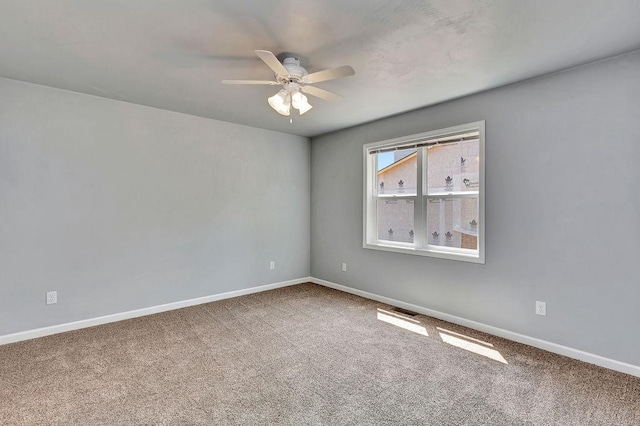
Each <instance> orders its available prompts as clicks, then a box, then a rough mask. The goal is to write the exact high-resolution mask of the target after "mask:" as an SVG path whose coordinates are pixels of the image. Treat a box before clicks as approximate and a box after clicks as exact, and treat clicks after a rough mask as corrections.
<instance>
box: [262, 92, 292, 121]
mask: <svg viewBox="0 0 640 426" xmlns="http://www.w3.org/2000/svg"><path fill="white" fill-rule="evenodd" d="M267 101H268V102H269V106H271V108H273V109H275V110H276V112H277V113H278V114H282V115H289V114H291V99H290V98H289V93H288V92H287V91H286V90H284V89H283V90H281V91H279V92H278V93H276V94H275V95H273V96H271V97H270V98H269V99H267Z"/></svg>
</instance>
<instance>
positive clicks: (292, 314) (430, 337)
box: [0, 284, 640, 425]
mask: <svg viewBox="0 0 640 426" xmlns="http://www.w3.org/2000/svg"><path fill="white" fill-rule="evenodd" d="M425 334H426V335H425ZM505 362H506V363H505ZM0 424H2V425H22V424H25V425H31V424H47V425H48V424H77V425H116V424H176V425H182V424H296V425H298V424H394V425H395V424H415V425H520V424H532V425H554V424H557V425H638V424H640V379H639V378H635V377H632V376H627V375H624V374H620V373H616V372H613V371H609V370H606V369H603V368H599V367H595V366H592V365H589V364H585V363H582V362H579V361H574V360H571V359H568V358H565V357H562V356H558V355H553V354H550V353H547V352H544V351H541V350H538V349H534V348H531V347H529V346H525V345H520V344H517V343H513V342H509V341H506V340H503V339H500V338H496V337H493V336H489V335H486V334H483V333H479V332H476V331H472V330H469V329H465V328H463V327H458V326H455V325H453V324H449V323H446V322H442V321H438V320H435V319H432V318H428V317H424V316H417V317H411V316H409V315H405V314H401V313H397V312H394V311H393V309H392V308H391V307H390V306H386V305H383V304H380V303H377V302H373V301H370V300H367V299H363V298H360V297H356V296H352V295H349V294H346V293H342V292H339V291H335V290H331V289H327V288H323V287H320V286H316V285H314V284H302V285H298V286H293V287H288V288H283V289H278V290H273V291H269V292H265V293H259V294H254V295H249V296H244V297H239V298H235V299H229V300H224V301H220V302H215V303H209V304H206V305H200V306H195V307H191V308H186V309H181V310H177V311H171V312H167V313H162V314H157V315H152V316H148V317H143V318H137V319H133V320H128V321H122V322H118V323H114V324H107V325H103V326H99V327H93V328H89V329H84V330H78V331H73V332H69V333H64V334H59V335H55V336H50V337H44V338H40V339H35V340H31V341H26V342H21V343H16V344H11V345H5V346H1V347H0Z"/></svg>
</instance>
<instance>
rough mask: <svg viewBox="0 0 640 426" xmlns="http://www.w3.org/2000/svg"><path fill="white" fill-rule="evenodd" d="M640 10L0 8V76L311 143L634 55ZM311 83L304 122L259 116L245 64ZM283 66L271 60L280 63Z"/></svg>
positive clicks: (631, 0)
mask: <svg viewBox="0 0 640 426" xmlns="http://www.w3.org/2000/svg"><path fill="white" fill-rule="evenodd" d="M639 17H640V1H638V0H598V1H596V0H555V1H552V0H546V1H534V0H528V1H524V0H522V1H516V0H503V1H488V0H468V1H462V0H459V1H452V0H434V1H426V0H406V1H389V0H340V1H337V0H322V1H320V0H270V1H266V0H263V1H260V0H253V1H251V0H208V1H205V0H172V1H169V0H136V1H131V0H117V1H114V0H91V1H87V0H59V1H51V0H40V1H35V0H15V1H11V0H0V76H2V77H7V78H12V79H17V80H23V81H27V82H32V83H38V84H43V85H46V86H52V87H57V88H61V89H67V90H73V91H76V92H82V93H88V94H92V95H97V96H102V97H106V98H112V99H118V100H122V101H127V102H133V103H136V104H141V105H148V106H152V107H157V108H163V109H167V110H172V111H179V112H183V113H187V114H193V115H198V116H203V117H210V118H215V119H218V120H224V121H230V122H234V123H239V124H245V125H249V126H255V127H261V128H265V129H271V130H276V131H281V132H287V133H294V134H298V135H304V136H313V135H318V134H321V133H325V132H329V131H332V130H337V129H340V128H344V127H348V126H353V125H356V124H359V123H363V122H367V121H371V120H375V119H378V118H381V117H385V116H389V115H393V114H396V113H400V112H403V111H407V110H412V109H416V108H419V107H423V106H427V105H432V104H435V103H439V102H442V101H445V100H448V99H452V98H457V97H460V96H464V95H467V94H470V93H475V92H478V91H482V90H486V89H490V88H493V87H497V86H501V85H504V84H508V83H512V82H516V81H519V80H523V79H527V78H530V77H534V76H538V75H542V74H546V73H549V72H553V71H557V70H560V69H564V68H568V67H571V66H575V65H579V64H583V63H587V62H591V61H594V60H598V59H601V58H606V57H610V56H613V55H616V54H619V53H624V52H628V51H632V50H636V49H639V48H640V25H639V24H638V22H639V20H638V18H639ZM254 49H265V50H271V51H273V52H274V53H275V54H276V55H280V54H282V53H283V52H292V53H295V54H296V56H298V57H299V58H300V59H301V61H302V65H303V66H304V67H306V68H307V70H308V71H309V72H314V71H318V70H320V69H324V68H330V67H336V66H340V65H345V64H348V65H351V66H353V68H354V69H355V71H356V75H355V76H354V77H348V78H345V79H341V80H335V81H330V82H324V83H319V84H318V85H317V86H318V87H321V88H323V89H326V90H330V91H333V92H336V93H339V94H341V95H342V96H343V97H344V99H342V100H341V101H339V102H337V103H328V102H326V101H323V100H319V99H315V98H310V101H311V103H312V105H314V108H313V109H312V110H311V111H310V112H309V113H307V114H306V115H304V116H302V117H294V119H293V124H290V123H289V120H288V118H286V117H283V116H280V115H278V114H277V113H276V112H275V111H273V110H272V109H271V108H270V107H269V106H268V105H267V97H268V96H271V95H272V94H273V93H275V92H276V91H277V88H276V87H274V86H225V85H222V84H220V80H223V79H259V80H263V79H272V78H273V73H272V72H271V71H270V70H269V69H268V68H267V67H266V66H265V65H264V63H262V61H260V60H259V59H258V58H256V57H255V55H254V54H253V50H254ZM279 57H280V56H279Z"/></svg>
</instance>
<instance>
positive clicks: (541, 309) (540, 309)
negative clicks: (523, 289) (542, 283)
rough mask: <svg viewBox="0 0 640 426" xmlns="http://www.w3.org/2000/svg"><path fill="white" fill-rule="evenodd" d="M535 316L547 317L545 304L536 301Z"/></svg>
mask: <svg viewBox="0 0 640 426" xmlns="http://www.w3.org/2000/svg"><path fill="white" fill-rule="evenodd" d="M536 314H537V315H547V302H540V301H536Z"/></svg>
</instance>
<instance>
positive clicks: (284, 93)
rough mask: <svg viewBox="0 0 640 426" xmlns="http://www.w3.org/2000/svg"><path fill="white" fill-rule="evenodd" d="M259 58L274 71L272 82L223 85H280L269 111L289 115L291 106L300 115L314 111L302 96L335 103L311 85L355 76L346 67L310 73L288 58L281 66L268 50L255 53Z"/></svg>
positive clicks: (241, 82) (297, 61) (353, 72)
mask: <svg viewBox="0 0 640 426" xmlns="http://www.w3.org/2000/svg"><path fill="white" fill-rule="evenodd" d="M255 52H256V55H258V58H260V59H262V60H263V61H264V63H265V64H267V66H268V67H269V68H271V69H272V70H273V72H274V73H275V74H276V75H275V81H270V80H222V83H223V84H264V85H270V86H283V88H282V89H281V90H280V91H279V92H278V93H276V94H275V95H273V96H271V97H270V98H269V99H268V102H269V105H270V106H271V108H273V109H274V110H276V111H277V112H278V113H279V114H282V115H287V116H288V115H290V114H291V107H293V108H295V109H297V110H298V112H299V113H300V115H302V114H304V113H305V112H307V111H309V110H310V109H311V108H313V107H312V106H311V105H310V104H309V101H308V100H307V97H306V96H305V95H303V94H302V93H303V92H304V93H306V94H308V95H311V96H315V97H317V98H320V99H324V100H325V101H337V100H339V99H341V97H340V96H339V95H336V94H335V93H331V92H328V91H326V90H323V89H319V88H317V87H315V86H311V84H313V83H320V82H322V81H328V80H334V79H336V78H342V77H348V76H350V75H354V74H355V71H354V70H353V68H351V67H350V66H348V65H344V66H341V67H338V68H331V69H326V70H322V71H318V72H314V73H311V74H309V73H308V72H307V70H306V69H304V68H303V67H301V66H300V60H299V59H298V58H293V57H288V58H285V59H284V61H282V63H281V62H280V61H279V60H278V58H276V55H274V54H273V53H271V52H269V51H268V50H256V51H255Z"/></svg>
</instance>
